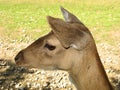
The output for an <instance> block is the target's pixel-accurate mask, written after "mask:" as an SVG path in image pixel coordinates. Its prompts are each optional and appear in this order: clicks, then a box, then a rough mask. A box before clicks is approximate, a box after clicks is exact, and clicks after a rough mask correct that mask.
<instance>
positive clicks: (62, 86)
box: [0, 41, 120, 90]
mask: <svg viewBox="0 0 120 90" xmlns="http://www.w3.org/2000/svg"><path fill="white" fill-rule="evenodd" d="M27 45H29V44H26V43H17V42H16V41H14V42H12V43H6V42H0V58H1V59H0V90H76V89H75V87H74V85H73V84H72V83H71V82H70V81H69V75H68V73H67V72H65V71H60V70H55V71H44V70H40V69H35V68H32V69H28V68H25V67H18V66H16V65H15V64H14V59H13V58H14V56H15V55H16V54H17V52H18V51H19V50H20V49H22V48H25V47H26V46H27ZM97 48H98V52H99V55H100V57H101V61H102V63H103V65H104V67H105V70H106V73H107V75H108V77H109V80H110V82H111V83H112V85H113V86H114V87H116V89H117V90H120V54H119V53H120V43H117V44H116V45H114V46H112V45H110V44H108V43H100V44H97Z"/></svg>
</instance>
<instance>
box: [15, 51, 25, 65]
mask: <svg viewBox="0 0 120 90" xmlns="http://www.w3.org/2000/svg"><path fill="white" fill-rule="evenodd" d="M22 59H23V51H20V52H19V53H18V54H17V55H16V56H15V62H16V63H17V62H18V61H20V60H22Z"/></svg>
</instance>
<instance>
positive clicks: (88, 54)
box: [15, 7, 109, 90]
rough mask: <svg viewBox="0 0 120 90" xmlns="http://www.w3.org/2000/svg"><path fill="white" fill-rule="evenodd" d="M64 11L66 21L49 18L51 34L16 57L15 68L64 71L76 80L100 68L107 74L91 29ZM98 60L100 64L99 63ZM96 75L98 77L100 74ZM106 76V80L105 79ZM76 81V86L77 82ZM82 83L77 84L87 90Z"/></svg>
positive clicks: (80, 81) (62, 9)
mask: <svg viewBox="0 0 120 90" xmlns="http://www.w3.org/2000/svg"><path fill="white" fill-rule="evenodd" d="M61 11H62V14H63V16H64V18H65V21H64V20H62V19H59V18H54V17H51V16H48V17H47V20H48V23H49V25H50V27H51V29H52V30H51V32H49V33H48V34H47V35H45V36H43V37H41V38H39V39H38V40H36V41H35V42H33V43H32V44H31V45H30V46H28V47H27V48H25V49H24V50H21V51H20V52H19V53H18V54H17V56H16V57H15V61H16V64H18V65H21V66H27V67H37V68H42V69H61V70H65V71H68V72H69V73H71V74H72V76H73V78H74V77H76V75H77V76H80V75H81V76H80V77H82V76H84V75H86V74H87V72H88V69H89V70H90V71H89V72H90V73H91V72H92V69H95V68H98V67H100V68H101V69H100V72H103V73H105V72H104V69H103V67H102V65H101V62H100V60H99V55H98V53H97V49H96V45H95V42H94V39H93V37H92V35H91V33H90V31H89V30H88V28H87V27H86V26H85V25H84V24H83V23H82V22H81V21H80V20H79V19H78V18H77V17H76V16H75V15H73V14H72V13H70V12H69V11H67V10H65V9H64V8H62V7H61ZM96 60H98V61H97V62H96ZM98 63H99V64H98ZM93 66H96V67H93ZM90 68H92V69H90ZM98 71H99V70H98ZM93 72H94V70H93ZM91 74H92V73H91ZM96 74H98V75H99V73H96ZM100 75H101V74H100ZM89 76H92V75H89ZM104 76H105V78H107V77H106V75H104ZM86 78H87V77H86ZM74 80H75V81H76V82H77V79H74ZM106 80H107V79H106ZM82 81H83V80H82V79H80V80H79V82H78V83H77V85H78V86H80V87H79V88H78V89H80V88H81V90H88V89H82V87H84V86H81V85H82V84H80V83H83V82H82ZM83 85H84V84H83ZM89 90H95V89H93V88H91V89H89ZM104 90H107V89H104ZM108 90H109V89H108Z"/></svg>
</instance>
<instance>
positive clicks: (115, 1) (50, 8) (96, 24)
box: [0, 0, 120, 42]
mask: <svg viewBox="0 0 120 90" xmlns="http://www.w3.org/2000/svg"><path fill="white" fill-rule="evenodd" d="M60 6H63V7H64V8H66V9H68V10H69V11H71V12H72V13H74V14H75V15H76V16H77V17H79V19H80V20H81V21H82V22H84V23H85V25H86V26H88V27H89V28H90V29H91V31H92V32H93V34H94V35H95V36H98V38H102V39H104V40H106V41H108V42H112V41H111V40H108V36H107V35H106V33H108V32H110V31H112V30H113V29H114V27H119V25H120V1H119V0H112V1H111V0H75V1H72V0H61V1H60V0H34V1H33V0H0V35H1V36H2V37H1V38H2V39H3V40H4V39H5V40H8V41H10V42H11V41H30V40H35V39H37V38H39V37H40V36H41V35H44V34H46V33H48V32H49V31H50V28H49V25H48V24H47V20H46V16H48V15H51V16H54V17H60V18H63V17H62V14H61V12H60V9H59V7H60ZM1 28H2V29H1ZM96 38H97V37H96ZM96 41H97V42H100V41H101V39H99V40H97V39H96Z"/></svg>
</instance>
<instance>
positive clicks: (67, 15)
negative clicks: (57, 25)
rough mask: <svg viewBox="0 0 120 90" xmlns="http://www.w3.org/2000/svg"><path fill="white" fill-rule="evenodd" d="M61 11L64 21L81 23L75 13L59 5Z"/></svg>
mask: <svg viewBox="0 0 120 90" xmlns="http://www.w3.org/2000/svg"><path fill="white" fill-rule="evenodd" d="M61 12H62V14H63V17H64V19H65V21H66V22H69V23H81V22H80V20H79V19H78V18H77V17H76V16H75V15H73V14H72V13H70V12H69V11H67V10H66V9H64V8H63V7H61Z"/></svg>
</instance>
